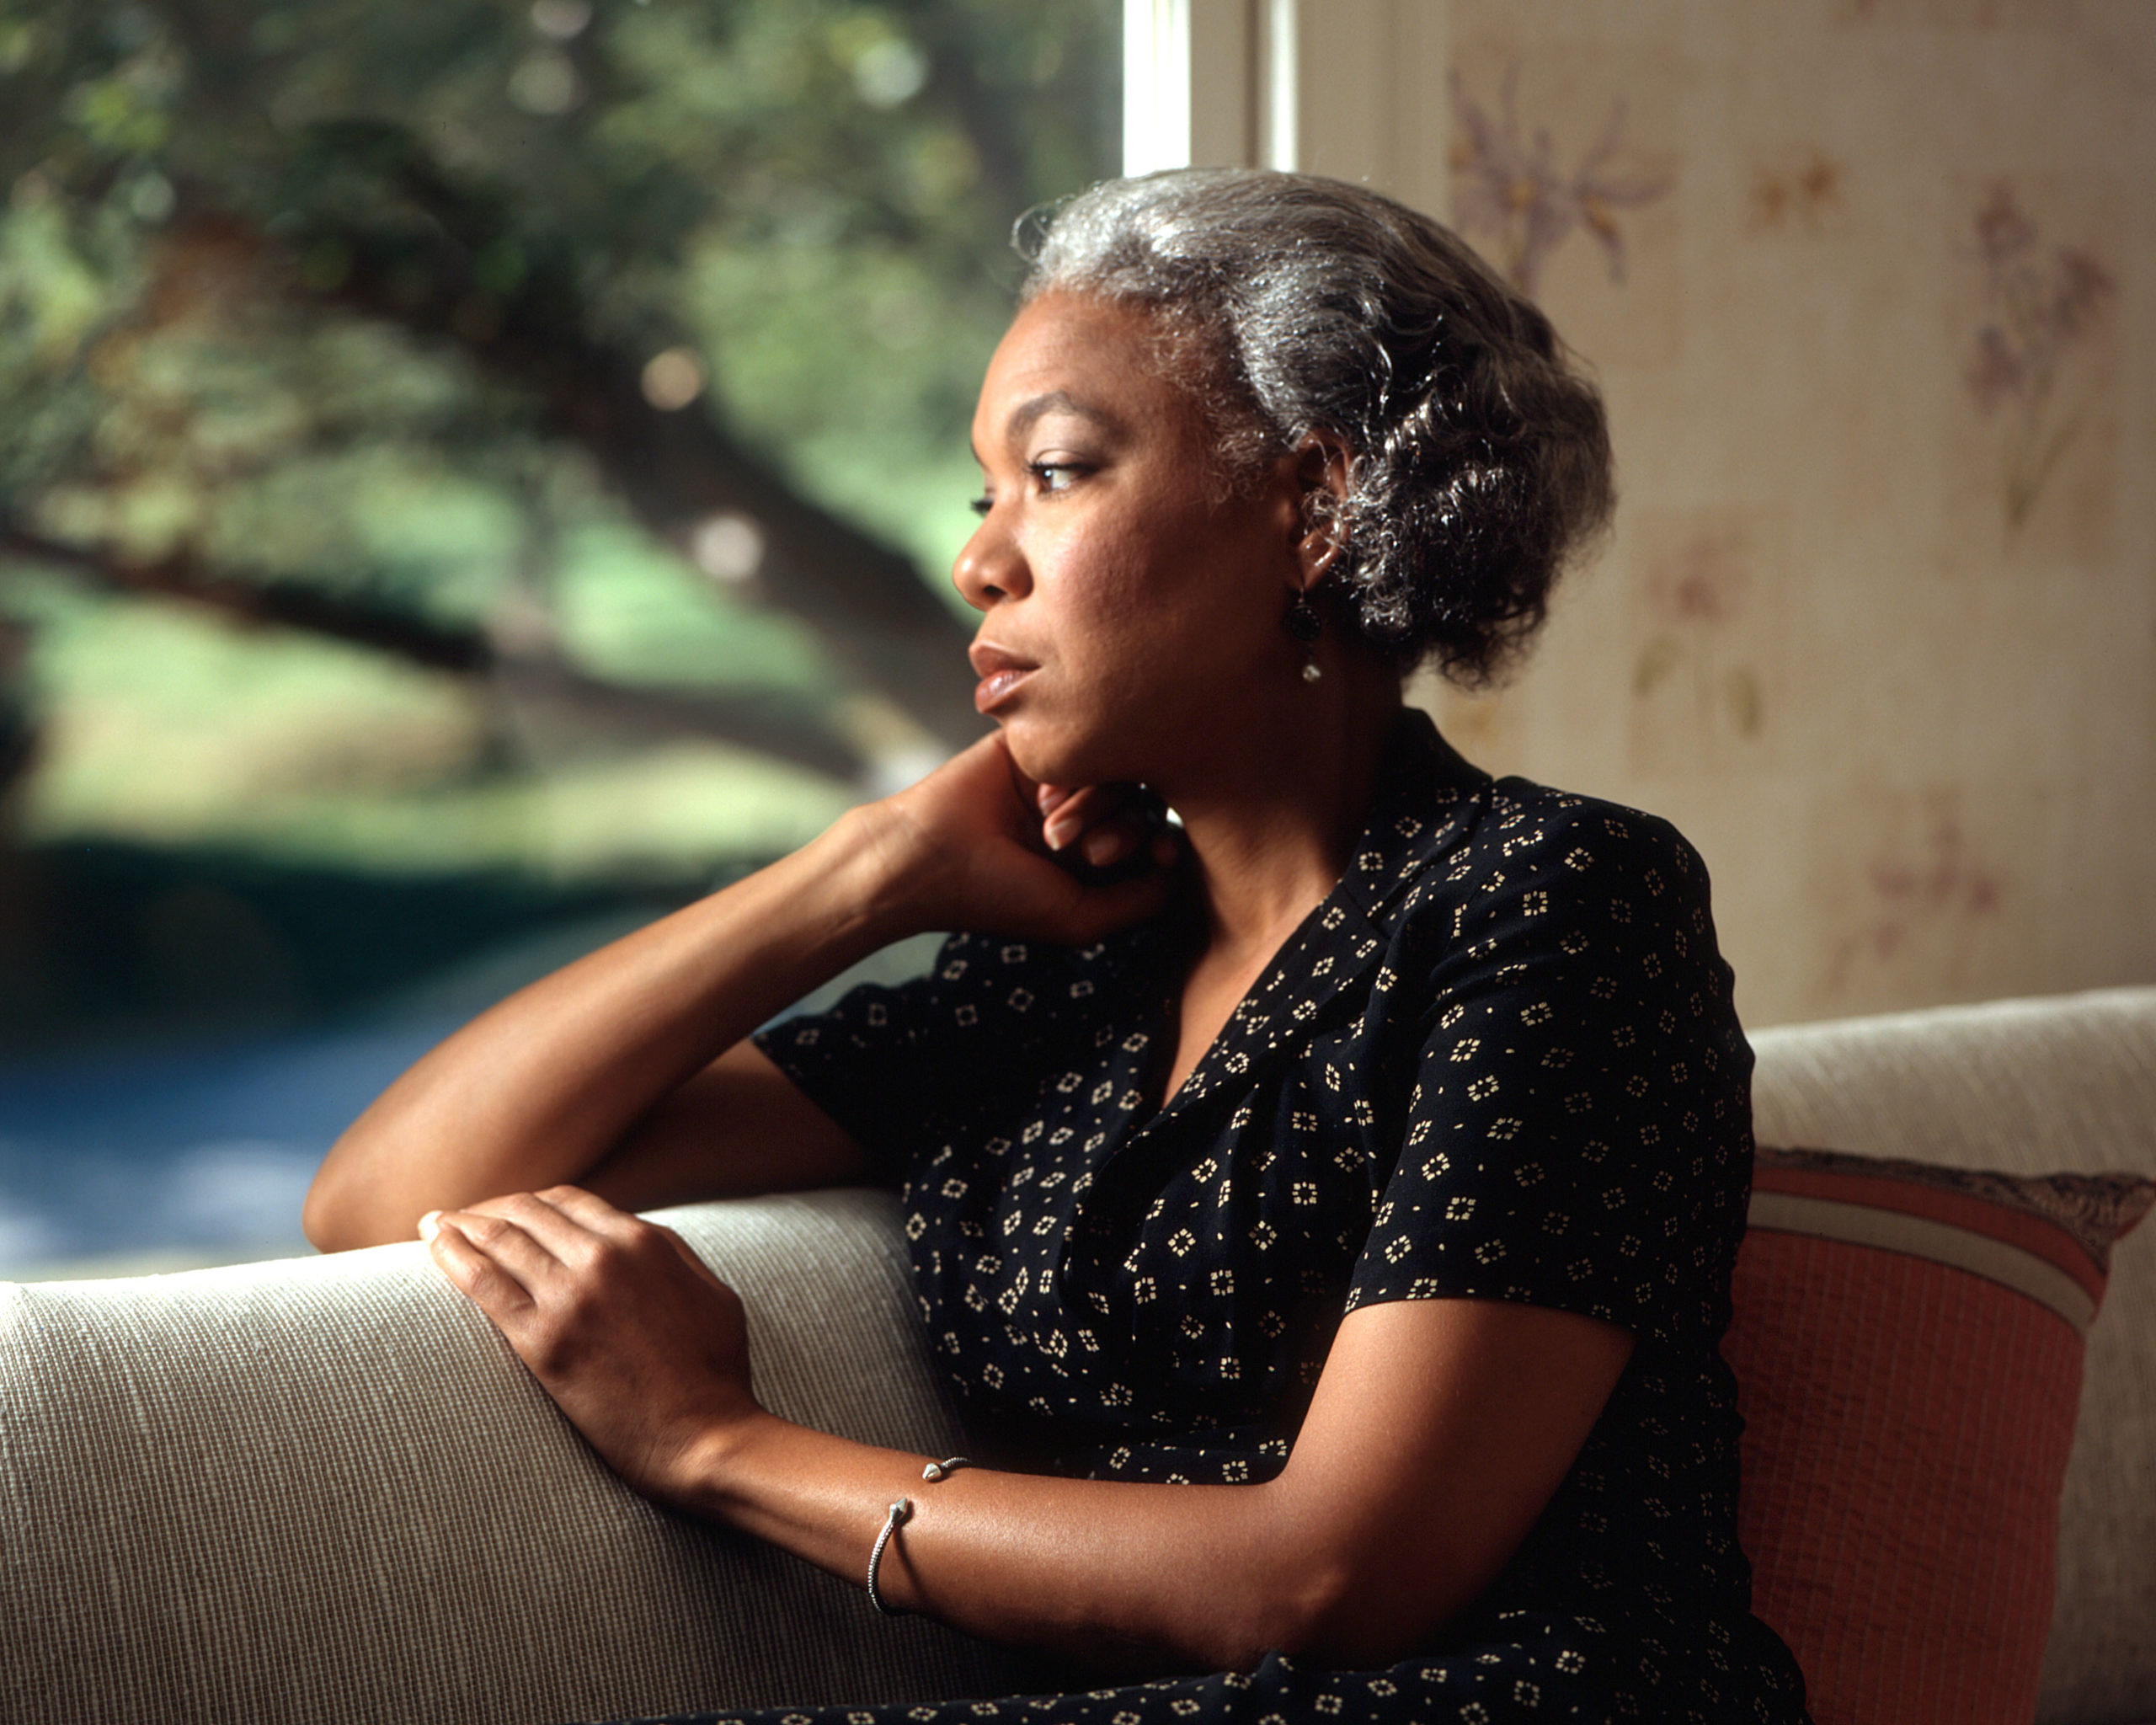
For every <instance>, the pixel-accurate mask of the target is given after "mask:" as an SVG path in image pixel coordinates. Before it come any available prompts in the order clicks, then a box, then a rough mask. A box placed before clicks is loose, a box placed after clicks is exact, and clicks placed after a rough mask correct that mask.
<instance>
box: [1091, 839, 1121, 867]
mask: <svg viewBox="0 0 2156 1725" xmlns="http://www.w3.org/2000/svg"><path fill="white" fill-rule="evenodd" d="M1122 854H1123V835H1122V834H1121V833H1116V832H1105V831H1104V832H1094V833H1088V834H1086V861H1087V862H1088V863H1091V864H1092V865H1093V867H1094V868H1106V867H1107V865H1108V864H1109V863H1113V862H1114V861H1115V859H1116V858H1117V857H1120V856H1121V855H1122Z"/></svg>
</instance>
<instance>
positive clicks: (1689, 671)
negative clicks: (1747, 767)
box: [1632, 534, 1766, 737]
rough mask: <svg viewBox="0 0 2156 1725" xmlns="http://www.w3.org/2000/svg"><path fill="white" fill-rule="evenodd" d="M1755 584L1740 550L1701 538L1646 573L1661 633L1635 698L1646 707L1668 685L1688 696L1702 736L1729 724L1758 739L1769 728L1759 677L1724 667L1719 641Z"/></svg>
mask: <svg viewBox="0 0 2156 1725" xmlns="http://www.w3.org/2000/svg"><path fill="white" fill-rule="evenodd" d="M1750 585H1751V580H1750V577H1749V576H1748V574H1747V573H1746V571H1745V567H1744V559H1743V556H1742V549H1741V547H1739V546H1738V545H1737V543H1735V542H1733V541H1732V540H1731V539H1730V538H1728V537H1722V536H1720V535H1716V534H1701V535H1700V536H1699V537H1696V538H1693V539H1690V540H1688V541H1686V542H1684V544H1683V545H1681V546H1679V547H1678V548H1677V550H1676V551H1674V552H1673V553H1671V554H1670V555H1669V556H1668V557H1666V558H1662V560H1661V561H1660V562H1658V563H1656V564H1654V565H1653V567H1652V569H1649V571H1648V573H1647V579H1646V598H1647V607H1648V611H1649V612H1650V614H1651V615H1652V617H1653V618H1654V619H1655V622H1656V623H1657V626H1658V627H1657V628H1656V630H1655V633H1653V634H1652V635H1651V636H1649V637H1648V638H1647V643H1646V646H1644V647H1643V648H1641V649H1640V657H1639V662H1638V663H1637V664H1636V665H1634V666H1633V668H1632V693H1633V694H1634V696H1635V697H1637V698H1639V699H1641V700H1643V701H1644V700H1646V699H1647V698H1649V697H1652V696H1653V695H1654V694H1655V692H1657V690H1659V689H1661V688H1662V687H1663V686H1665V685H1668V686H1669V687H1670V688H1672V689H1678V688H1681V689H1684V690H1685V691H1686V692H1687V695H1688V696H1689V700H1690V702H1691V704H1692V709H1693V721H1694V724H1695V725H1696V726H1697V728H1698V729H1700V731H1701V732H1702V733H1704V732H1705V731H1707V730H1710V729H1713V728H1714V727H1715V726H1716V725H1717V724H1726V725H1727V726H1728V727H1729V728H1730V729H1732V730H1733V731H1735V732H1736V733H1737V735H1739V736H1740V737H1755V736H1757V735H1758V734H1759V731H1760V729H1761V727H1762V726H1763V725H1764V724H1765V722H1766V702H1765V699H1764V696H1763V695H1762V694H1761V692H1760V688H1759V678H1758V673H1757V672H1756V671H1754V670H1753V669H1752V667H1751V666H1750V665H1728V664H1726V663H1725V662H1724V657H1725V654H1724V648H1723V642H1722V637H1723V636H1724V634H1725V633H1726V631H1727V628H1728V627H1729V625H1730V624H1731V623H1732V622H1734V621H1735V620H1736V619H1737V616H1738V614H1739V613H1740V612H1741V611H1742V610H1743V608H1744V601H1745V597H1746V593H1747V590H1748V588H1749V586H1750Z"/></svg>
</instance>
